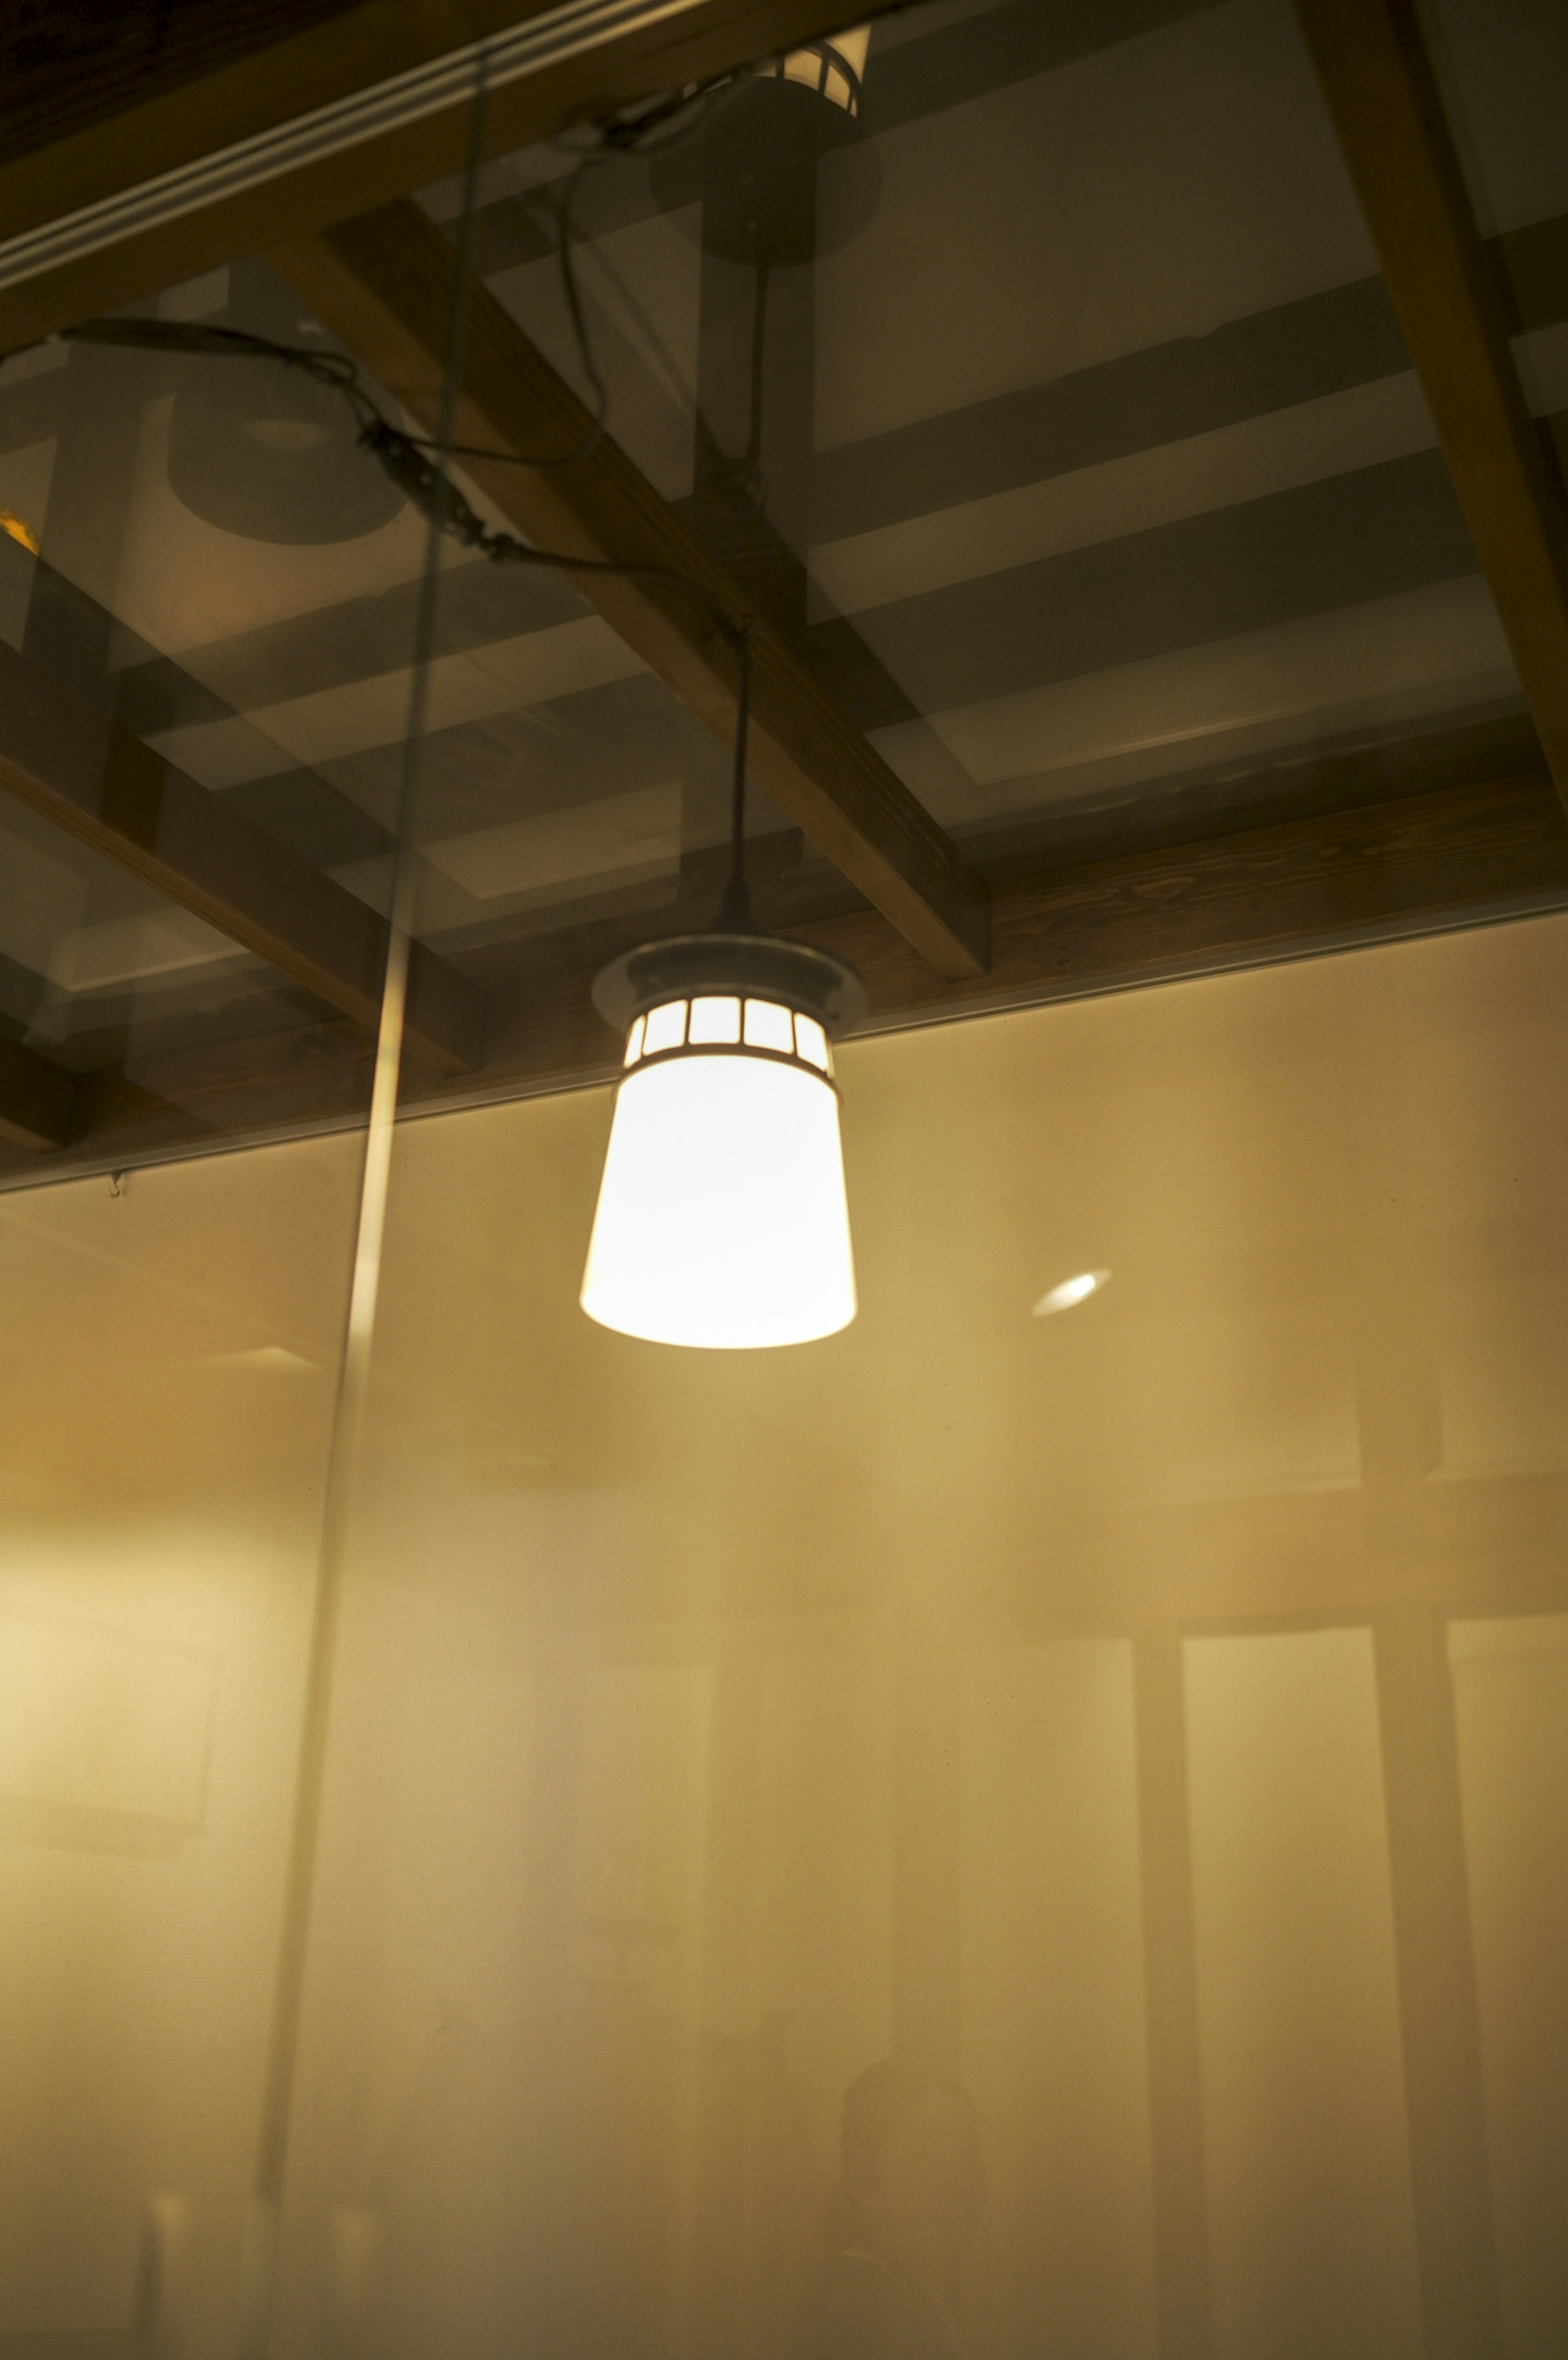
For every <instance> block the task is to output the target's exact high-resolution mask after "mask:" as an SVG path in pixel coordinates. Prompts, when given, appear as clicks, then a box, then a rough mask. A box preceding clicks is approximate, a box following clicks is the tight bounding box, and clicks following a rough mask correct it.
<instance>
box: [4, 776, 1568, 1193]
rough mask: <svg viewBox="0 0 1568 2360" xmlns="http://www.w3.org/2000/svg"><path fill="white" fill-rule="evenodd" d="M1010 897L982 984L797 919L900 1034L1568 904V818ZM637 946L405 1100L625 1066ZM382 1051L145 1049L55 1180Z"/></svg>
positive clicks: (352, 1101)
mask: <svg viewBox="0 0 1568 2360" xmlns="http://www.w3.org/2000/svg"><path fill="white" fill-rule="evenodd" d="M993 908H994V913H995V923H996V963H995V965H994V966H993V967H992V969H991V970H990V972H989V973H988V974H986V975H985V976H981V977H975V978H970V979H969V980H968V981H966V982H965V981H961V980H957V979H944V978H942V977H940V976H936V975H934V974H933V973H932V971H931V968H930V967H927V966H926V965H925V964H924V962H923V961H921V960H920V958H919V957H917V956H916V955H915V954H914V953H913V952H912V951H911V950H910V949H909V945H907V944H906V943H904V942H903V941H902V940H901V938H900V937H899V936H898V934H895V932H894V931H893V929H892V927H891V926H889V925H888V924H887V921H886V920H885V919H883V918H880V917H878V916H877V913H876V912H871V911H868V912H863V913H860V914H858V915H851V916H847V917H841V918H834V919H830V920H826V921H824V922H822V923H820V924H817V925H812V926H807V927H795V928H791V929H789V931H790V932H791V933H793V934H797V935H799V936H800V938H801V939H803V940H807V941H811V942H813V943H817V944H820V945H822V947H823V948H824V949H828V950H832V951H834V952H836V953H837V954H838V955H839V956H843V957H845V958H848V959H851V960H853V961H854V962H855V964H856V965H857V966H858V967H860V969H861V971H862V973H863V974H864V975H865V977H866V982H867V984H868V986H869V988H870V992H871V1016H870V1020H869V1022H868V1024H867V1026H866V1030H867V1031H869V1032H886V1031H893V1030H896V1029H898V1028H899V1027H902V1026H905V1025H909V1024H919V1023H924V1022H933V1021H938V1020H941V1019H942V1018H944V1017H957V1016H971V1015H984V1014H985V1013H987V1012H988V1011H995V1010H998V1009H1005V1008H1021V1007H1028V1006H1035V1005H1040V1004H1043V1003H1046V1002H1049V1001H1052V1000H1071V999H1079V998H1083V997H1085V996H1087V995H1090V994H1094V993H1098V992H1103V991H1117V990H1125V989H1130V988H1132V987H1134V986H1138V985H1143V984H1149V983H1161V982H1170V981H1173V980H1176V979H1179V978H1190V977H1193V976H1202V975H1212V974H1219V973H1225V972H1229V971H1233V970H1235V969H1236V968H1238V967H1257V966H1262V965H1269V964H1273V963H1276V962H1279V961H1281V960H1285V959H1290V958H1299V957H1302V956H1309V955H1312V954H1315V953H1322V952H1329V951H1335V950H1345V949H1351V948H1356V947H1359V946H1361V945H1366V944H1367V943H1374V942H1386V941H1390V940H1398V939H1401V938H1404V937H1409V936H1411V935H1417V934H1431V933H1434V932H1439V931H1442V930H1444V929H1446V928H1450V927H1459V926H1467V925H1480V924H1485V923H1490V922H1493V921H1496V920H1497V919H1501V918H1508V917H1519V916H1525V915H1529V914H1531V913H1535V912H1543V911H1548V910H1554V909H1568V825H1564V822H1563V812H1562V809H1561V806H1560V805H1559V803H1558V801H1557V797H1556V794H1555V792H1554V791H1553V788H1552V781H1550V779H1548V778H1546V777H1545V776H1544V775H1543V774H1541V773H1539V772H1538V773H1534V774H1532V775H1530V776H1527V777H1522V778H1513V779H1502V780H1488V781H1484V782H1482V783H1481V784H1479V785H1475V786H1465V787H1457V788H1451V789H1447V790H1444V791H1443V792H1437V793H1432V794H1425V795H1417V796H1405V797H1400V798H1399V800H1398V801H1396V802H1391V803H1377V804H1372V805H1368V806H1366V807H1363V808H1361V809H1359V810H1355V811H1349V812H1338V813H1329V814H1323V815H1322V816H1321V817H1315V818H1312V819H1310V820H1302V821H1291V822H1289V823H1287V824H1284V825H1276V826H1270V827H1261V828H1253V829H1248V830H1247V831H1245V832H1240V833H1238V834H1236V835H1235V836H1217V837H1214V838H1212V839H1210V840H1206V841H1204V842H1202V843H1198V844H1189V845H1181V846H1178V847H1175V848H1174V849H1173V850H1160V851H1152V852H1140V853H1133V854H1128V855H1126V856H1124V857H1122V858H1117V859H1115V860H1104V861H1096V862H1094V863H1093V864H1092V865H1086V866H1084V867H1082V868H1079V869H1062V870H1057V871H1054V872H1051V873H1047V874H1041V875H1040V876H1038V877H1033V878H1028V879H1024V880H1020V881H1018V883H1016V884H1014V885H1011V886H1009V887H1007V888H1005V889H1003V890H999V891H998V892H997V894H996V900H995V902H994V904H993ZM623 947H625V944H624V943H616V944H615V945H606V944H604V943H603V942H601V943H599V944H596V945H593V946H590V945H587V944H586V943H585V944H584V945H583V948H582V949H581V950H580V951H579V952H578V953H577V954H576V960H575V963H574V962H573V959H572V952H571V950H570V947H569V946H568V945H563V944H561V943H560V942H553V943H552V942H550V941H548V940H547V941H546V943H545V944H544V945H542V947H541V950H540V952H539V969H538V971H537V973H535V974H534V975H532V976H529V977H525V978H521V979H519V980H517V982H515V983H513V984H511V985H509V986H506V987H502V986H499V985H497V987H496V989H494V991H493V992H492V994H491V998H490V1002H489V1022H488V1025H487V1029H486V1033H485V1062H484V1065H482V1066H481V1067H480V1068H479V1069H478V1070H477V1071H475V1072H474V1073H473V1074H470V1075H467V1076H461V1077H455V1078H451V1079H448V1080H445V1081H442V1080H440V1079H438V1078H436V1077H435V1076H430V1075H411V1076H409V1079H408V1086H407V1087H406V1089H405V1092H404V1097H403V1104H404V1106H405V1108H406V1109H408V1110H410V1111H414V1112H427V1113H429V1112H436V1111H438V1110H439V1109H441V1107H443V1106H457V1105H463V1104H474V1103H478V1102H483V1101H485V1100H487V1099H488V1100H497V1099H504V1098H518V1097H527V1096H530V1095H535V1094H538V1093H541V1092H545V1091H550V1090H560V1089H567V1088H573V1087H580V1086H582V1085H584V1084H591V1083H604V1082H608V1081H612V1080H614V1078H615V1075H616V1073H617V1071H618V1070H619V1047H620V1044H619V1043H618V1041H617V1040H616V1038H615V1035H614V1034H612V1033H611V1032H609V1030H608V1029H607V1028H606V1026H605V1025H604V1023H603V1022H602V1021H601V1020H600V1018H599V1017H598V1016H597V1015H595V1013H594V1011H593V1003H592V1000H591V999H590V997H589V992H590V986H591V983H592V980H593V972H594V970H595V967H597V965H598V964H599V963H600V961H601V960H602V959H603V958H604V957H608V956H611V955H612V953H613V950H614V949H617V948H623ZM372 1054H373V1053H372V1047H371V1043H370V1042H369V1041H368V1039H367V1037H366V1035H365V1032H363V1030H361V1029H357V1028H354V1027H352V1026H348V1025H343V1024H333V1025H326V1026H322V1025H314V1026H310V1027H309V1028H307V1029H306V1030H305V1031H304V1032H284V1033H278V1034H273V1035H269V1036H267V1037H265V1038H250V1039H246V1040H241V1041H234V1042H230V1043H216V1044H212V1045H211V1046H207V1047H203V1048H200V1049H192V1050H189V1051H185V1052H182V1053H181V1054H179V1055H177V1056H171V1057H168V1058H164V1059H160V1060H158V1061H157V1062H156V1064H148V1063H147V1062H145V1061H144V1063H142V1064H141V1065H138V1067H137V1075H138V1079H139V1081H140V1082H141V1084H142V1085H143V1094H142V1096H141V1097H139V1098H137V1099H136V1101H135V1102H134V1103H132V1102H129V1101H127V1100H126V1098H125V1093H124V1091H123V1090H122V1089H121V1088H119V1087H117V1086H116V1085H115V1084H114V1078H113V1076H103V1077H101V1084H100V1086H98V1087H96V1093H95V1096H94V1097H93V1098H91V1099H90V1100H88V1101H87V1102H86V1103H87V1114H86V1119H85V1120H83V1121H82V1124H81V1127H80V1131H79V1136H78V1139H77V1142H76V1143H75V1144H74V1145H73V1146H72V1148H71V1150H70V1152H69V1153H68V1154H65V1155H61V1156H57V1157H54V1158H51V1159H49V1170H50V1175H51V1176H52V1175H53V1173H54V1172H56V1171H59V1172H61V1173H63V1172H66V1171H101V1170H103V1169H105V1168H107V1167H109V1166H112V1165H114V1164H118V1163H122V1162H124V1163H126V1164H130V1163H135V1162H136V1161H138V1160H141V1159H158V1158H161V1157H165V1156H169V1155H171V1154H176V1153H180V1152H181V1151H182V1150H183V1149H185V1148H187V1147H188V1144H189V1140H190V1135H191V1125H192V1122H193V1121H194V1122H195V1123H196V1124H197V1125H198V1126H199V1128H200V1130H201V1133H202V1134H203V1135H204V1136H208V1137H212V1138H222V1137H232V1138H236V1139H237V1138H245V1137H249V1138H258V1137H263V1136H267V1135H268V1134H270V1135H273V1136H277V1135H278V1134H281V1133H287V1132H289V1131H303V1130H331V1129H333V1128H337V1127H342V1126H343V1125H345V1124H350V1123H354V1122H356V1121H360V1120H363V1119H364V1112H365V1106H366V1104H367V1102H368V1092H369V1079H370V1060H371V1056H372ZM148 1094H156V1098H155V1097H154V1096H152V1095H148ZM159 1102H161V1103H159Z"/></svg>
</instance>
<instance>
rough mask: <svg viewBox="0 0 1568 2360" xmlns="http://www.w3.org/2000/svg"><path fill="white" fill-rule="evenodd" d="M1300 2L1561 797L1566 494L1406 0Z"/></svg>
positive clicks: (1567, 792)
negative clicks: (1536, 422)
mask: <svg viewBox="0 0 1568 2360" xmlns="http://www.w3.org/2000/svg"><path fill="white" fill-rule="evenodd" d="M1296 13H1297V16H1299V18H1300V20H1301V28H1302V31H1303V32H1304V34H1305V36H1306V39H1307V45H1308V48H1309V49H1311V51H1312V59H1313V61H1314V63H1315V65H1316V67H1317V71H1318V77H1319V80H1320V81H1321V82H1322V84H1323V94H1324V96H1325V98H1326V99H1327V102H1328V106H1329V112H1330V114H1331V115H1333V117H1334V124H1335V127H1336V128H1337V130H1338V133H1339V137H1340V143H1341V146H1342V147H1343V148H1344V150H1345V160H1346V162H1347V163H1348V165H1349V167H1350V173H1351V178H1352V179H1353V180H1354V181H1355V183H1356V191H1357V193H1358V195H1359V197H1360V199H1361V203H1362V208H1363V210H1364V212H1365V213H1366V215H1367V224H1368V226H1369V228H1370V230H1371V232H1372V235H1373V239H1374V241H1375V242H1376V245H1377V250H1378V254H1379V256H1380V257H1381V259H1382V264H1383V270H1384V275H1385V277H1386V279H1387V280H1388V291H1389V293H1390V295H1391V296H1392V298H1393V300H1394V307H1395V310H1396V311H1398V313H1399V324H1400V326H1401V328H1402V329H1403V331H1404V334H1405V341H1406V343H1407V344H1409V346H1410V354H1411V356H1412V358H1413V359H1414V361H1415V365H1416V367H1417V369H1418V370H1419V371H1420V374H1421V383H1422V385H1423V387H1424V388H1425V390H1426V397H1427V399H1428V401H1429V403H1430V404H1431V406H1432V417H1433V419H1434V421H1435V422H1436V425H1437V431H1438V433H1439V435H1440V437H1441V439H1442V443H1443V452H1444V454H1445V456H1446V458H1447V461H1448V464H1449V469H1450V471H1451V473H1452V475H1453V477H1454V488H1455V490H1456V491H1457V493H1458V495H1459V500H1460V505H1461V507H1462V508H1464V511H1465V521H1466V523H1467V524H1468V526H1469V528H1470V532H1471V536H1472V538H1473V539H1474V541H1475V548H1476V552H1477V553H1478V555H1479V557H1480V560H1481V564H1482V567H1483V569H1484V570H1485V573H1486V579H1487V581H1488V582H1489V583H1490V585H1491V587H1492V595H1493V596H1494V598H1495V599H1496V600H1497V611H1498V614H1499V616H1500V617H1501V619H1502V624H1503V628H1504V630H1505V631H1506V632H1507V634H1508V644H1509V646H1510V648H1511V649H1512V650H1513V656H1514V661H1515V662H1516V664H1517V665H1518V667H1519V678H1520V680H1521V682H1522V683H1523V685H1524V692H1525V694H1526V696H1527V697H1528V699H1529V701H1530V710H1531V713H1532V714H1533V716H1534V718H1535V724H1536V727H1537V729H1538V731H1539V732H1540V736H1541V744H1542V746H1543V748H1545V752H1546V759H1547V761H1548V764H1549V765H1550V767H1551V770H1552V776H1553V778H1554V779H1555V780H1556V782H1557V787H1558V792H1559V793H1560V794H1562V795H1563V799H1564V801H1565V802H1568V503H1565V501H1564V498H1563V486H1562V484H1561V482H1560V481H1559V480H1558V478H1557V477H1556V476H1555V475H1554V474H1553V472H1552V465H1551V463H1550V461H1549V459H1548V458H1547V456H1546V453H1545V452H1544V450H1543V449H1542V446H1541V441H1540V439H1539V437H1538V435H1537V433H1536V430H1535V428H1534V426H1533V424H1532V422H1531V421H1530V413H1529V410H1527V408H1526V405H1525V399H1524V395H1523V391H1522V389H1521V388H1520V384H1519V374H1518V371H1517V370H1516V368H1515V366H1514V364H1513V358H1512V355H1511V354H1510V352H1509V349H1508V333H1507V324H1506V319H1507V315H1506V310H1505V303H1504V298H1503V295H1502V293H1501V290H1500V289H1499V287H1498V283H1497V276H1496V273H1497V259H1496V257H1495V255H1493V254H1490V253H1488V252H1487V251H1486V249H1485V248H1484V247H1483V245H1482V242H1481V238H1480V235H1479V233H1478V231H1477V229H1476V225H1475V216H1474V213H1473V211H1472V208H1471V204H1470V200H1469V196H1468V193H1467V191H1466V190H1465V181H1464V177H1463V174H1462V172H1461V169H1460V165H1459V159H1458V156H1457V153H1456V151H1455V148H1454V137H1453V134H1452V132H1451V131H1450V129H1449V126H1448V124H1447V122H1446V119H1445V117H1444V115H1443V104H1442V101H1441V98H1440V96H1439V93H1438V89H1437V84H1436V81H1435V79H1434V77H1433V74H1432V65H1431V62H1430V60H1429V59H1428V57H1427V53H1426V49H1425V47H1424V45H1423V42H1422V38H1421V28H1420V25H1419V23H1418V21H1417V16H1416V11H1415V8H1414V5H1412V0H1296Z"/></svg>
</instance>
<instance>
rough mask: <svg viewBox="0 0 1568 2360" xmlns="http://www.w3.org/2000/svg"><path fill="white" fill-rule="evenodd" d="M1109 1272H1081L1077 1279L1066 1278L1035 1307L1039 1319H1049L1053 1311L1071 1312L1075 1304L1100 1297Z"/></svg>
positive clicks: (1035, 1314)
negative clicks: (1096, 1296)
mask: <svg viewBox="0 0 1568 2360" xmlns="http://www.w3.org/2000/svg"><path fill="white" fill-rule="evenodd" d="M1110 1275H1111V1273H1110V1272H1109V1271H1108V1270H1081V1271H1080V1272H1079V1273H1078V1275H1077V1277H1076V1278H1064V1279H1063V1280H1062V1284H1061V1285H1060V1286H1053V1287H1051V1290H1050V1292H1049V1293H1048V1294H1045V1295H1041V1296H1040V1301H1039V1302H1038V1303H1037V1304H1036V1305H1035V1306H1034V1316H1035V1317H1036V1318H1037V1319H1049V1318H1050V1317H1051V1313H1052V1312H1053V1311H1071V1310H1072V1308H1073V1305H1074V1304H1075V1303H1086V1302H1087V1301H1088V1299H1089V1297H1090V1295H1098V1293H1099V1291H1100V1289H1101V1287H1102V1286H1104V1285H1105V1284H1107V1282H1108V1281H1109V1278H1110Z"/></svg>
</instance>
